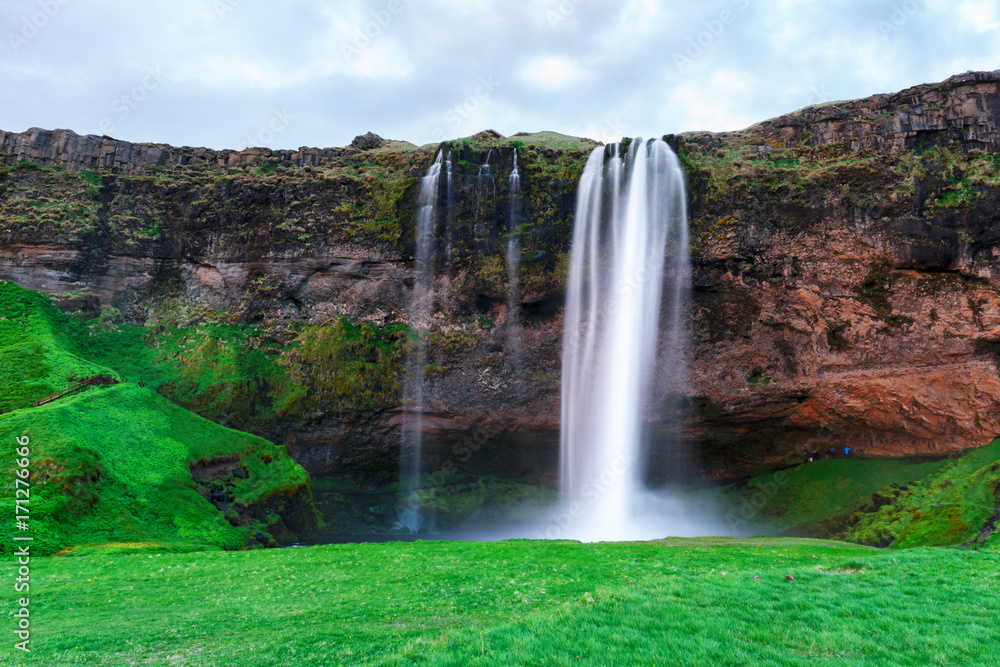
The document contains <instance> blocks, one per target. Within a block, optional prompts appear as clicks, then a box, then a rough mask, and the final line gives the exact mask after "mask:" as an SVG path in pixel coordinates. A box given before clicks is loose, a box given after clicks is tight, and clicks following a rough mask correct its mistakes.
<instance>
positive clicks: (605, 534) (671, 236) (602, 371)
mask: <svg viewBox="0 0 1000 667" xmlns="http://www.w3.org/2000/svg"><path fill="white" fill-rule="evenodd" d="M610 152H611V155H610V156H608V157H609V159H608V160H607V164H605V156H606V149H605V148H604V147H601V148H598V149H595V150H594V151H593V152H592V153H591V155H590V158H589V159H588V161H587V164H586V167H585V168H584V172H583V175H582V177H581V180H580V189H579V193H578V198H577V211H576V221H575V224H574V230H573V242H572V247H571V253H570V271H569V278H568V286H567V295H566V310H565V322H564V327H565V330H564V338H563V362H562V363H563V384H562V427H561V433H560V455H561V459H560V475H561V480H560V485H561V494H562V499H563V512H562V514H561V515H560V516H561V517H563V519H562V520H561V521H560V523H565V526H563V528H564V534H565V535H567V536H570V537H576V538H579V539H585V540H594V539H648V538H651V537H663V536H664V535H666V534H667V532H666V531H670V532H672V533H673V534H680V532H683V529H678V528H677V527H676V526H674V527H671V528H667V527H665V521H669V519H670V518H669V517H663V516H653V517H652V518H651V517H650V516H649V513H648V512H647V511H645V510H648V509H649V508H648V507H644V505H645V504H647V503H646V499H647V498H648V497H649V493H648V491H647V489H646V486H645V484H644V483H643V479H644V472H645V470H644V467H645V460H646V451H645V449H644V436H645V435H646V434H645V428H644V417H645V415H646V411H647V408H648V407H649V402H648V401H649V395H650V389H651V386H652V384H651V381H652V379H653V368H654V367H655V366H656V365H657V358H658V350H657V344H658V340H659V336H660V334H661V333H662V335H663V337H664V340H665V345H666V347H667V351H666V354H661V355H660V357H661V359H666V360H667V361H666V363H668V364H673V367H667V368H665V371H666V372H667V373H668V374H669V375H670V378H671V382H672V383H673V386H674V388H675V389H676V390H683V385H684V383H685V382H686V378H687V372H686V364H685V358H686V354H685V353H686V347H687V345H686V329H685V324H684V321H683V313H684V303H685V300H686V298H687V294H688V291H689V289H690V262H689V258H688V231H687V213H686V206H685V198H684V197H685V195H684V176H683V172H682V170H681V167H680V164H679V162H678V159H677V157H676V155H674V153H673V152H672V151H671V150H670V148H669V146H667V144H666V143H665V142H664V141H662V140H656V141H652V142H650V143H648V144H644V143H643V142H642V141H641V140H639V139H636V140H635V141H633V143H632V145H631V146H630V147H629V149H628V153H627V157H626V158H625V159H624V160H623V159H622V158H621V157H620V156H619V153H620V146H619V145H618V144H613V145H612V146H611V147H610ZM665 283H666V284H667V289H666V290H665V291H664V289H663V287H664V284H665ZM664 301H666V302H667V303H666V308H664V310H663V315H664V317H663V319H662V320H661V302H664ZM661 363H662V362H661ZM655 514H656V513H655V512H654V515H655ZM688 532H690V531H688Z"/></svg>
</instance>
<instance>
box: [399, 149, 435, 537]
mask: <svg viewBox="0 0 1000 667" xmlns="http://www.w3.org/2000/svg"><path fill="white" fill-rule="evenodd" d="M442 158H443V153H442V152H441V151H438V154H437V157H436V158H435V159H434V163H433V164H432V165H431V166H430V168H429V169H428V170H427V174H426V175H425V176H424V177H423V179H422V180H421V183H420V195H419V198H418V200H417V205H418V209H417V229H416V251H417V257H416V259H417V266H416V275H415V277H414V278H415V280H414V285H413V297H412V301H411V303H410V318H411V320H412V323H413V329H414V330H415V332H416V341H415V343H414V345H413V347H412V349H411V353H410V355H409V359H408V361H407V369H406V370H407V372H406V382H405V384H404V388H403V422H402V428H401V431H402V443H401V446H402V449H401V452H400V453H401V455H400V482H401V483H400V489H401V493H402V494H404V501H403V503H402V507H403V508H404V509H403V511H402V512H401V514H402V515H401V516H400V517H399V518H400V523H401V524H402V526H404V527H406V528H409V529H411V530H417V529H419V528H421V516H420V496H419V492H420V458H421V453H422V452H421V450H422V446H423V409H424V399H425V396H424V366H426V365H427V335H428V332H429V329H430V315H431V307H432V306H433V303H434V252H435V235H436V231H437V230H436V224H435V222H436V220H437V217H436V215H435V214H436V212H437V200H438V183H439V180H440V177H441V167H442Z"/></svg>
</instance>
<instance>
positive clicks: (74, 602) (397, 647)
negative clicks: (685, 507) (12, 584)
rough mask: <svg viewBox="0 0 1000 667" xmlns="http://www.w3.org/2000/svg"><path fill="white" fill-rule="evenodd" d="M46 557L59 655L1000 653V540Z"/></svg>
mask: <svg viewBox="0 0 1000 667" xmlns="http://www.w3.org/2000/svg"><path fill="white" fill-rule="evenodd" d="M33 565H34V569H33V572H32V577H33V578H32V591H31V592H32V604H33V609H32V611H33V629H34V633H33V645H32V646H33V649H34V652H33V654H32V658H33V660H34V663H32V664H45V665H54V666H55V665H70V664H73V665H77V664H86V665H128V664H153V665H167V664H169V665H247V666H251V667H253V666H264V665H285V664H303V665H306V664H308V665H324V664H331V665H333V664H357V665H408V664H429V665H470V664H496V665H529V664H530V665H564V664H570V663H574V664H575V663H581V664H594V665H609V664H615V665H647V664H648V665H653V664H656V665H659V664H688V665H705V664H713V665H747V664H766V665H800V664H828V665H863V664H864V665H870V664H878V665H949V664H956V665H957V664H983V665H985V664H991V661H993V660H994V659H995V656H996V655H997V654H998V652H1000V624H998V623H997V622H996V619H997V618H1000V554H997V553H986V552H971V551H957V550H944V549H930V550H922V549H921V550H905V551H892V552H884V551H877V550H873V549H870V548H866V547H860V546H856V545H850V544H844V543H836V542H823V541H815V540H804V539H763V538H762V539H742V540H736V539H721V538H720V539H716V538H711V539H691V540H682V539H674V540H670V541H664V542H652V543H620V544H579V543H574V542H536V541H523V540H515V541H507V542H500V543H462V542H417V543H411V544H403V543H394V544H381V545H339V546H325V547H306V548H298V549H287V550H268V551H252V552H204V553H188V554H162V555H153V554H137V555H117V556H114V557H111V556H106V555H92V556H88V557H80V558H74V557H63V558H49V559H42V560H37V561H35V562H34V564H33ZM786 575H792V576H794V578H795V581H787V580H786V578H785V577H786ZM756 576H759V577H760V579H755V578H754V577H756ZM2 651H4V652H6V651H9V643H7V644H5V646H4V648H3V649H2ZM0 655H5V656H6V657H4V658H2V659H0V664H3V665H15V664H22V662H21V660H22V657H21V656H18V655H12V654H11V653H0ZM23 664H29V663H26V662H25V663H23Z"/></svg>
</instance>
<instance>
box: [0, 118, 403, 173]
mask: <svg viewBox="0 0 1000 667" xmlns="http://www.w3.org/2000/svg"><path fill="white" fill-rule="evenodd" d="M384 143H385V140H383V139H382V138H381V137H379V136H378V135H375V134H372V133H371V132H369V133H368V134H366V135H363V136H359V137H357V138H356V139H355V140H354V142H352V144H351V146H350V147H348V148H346V149H345V148H309V147H306V146H303V147H302V148H299V149H298V150H278V151H273V150H271V149H269V148H247V149H245V150H242V151H234V150H221V151H216V150H212V149H210V148H191V147H189V146H184V147H180V148H178V147H175V146H168V145H166V144H148V143H131V142H128V141H120V140H117V139H113V138H111V137H108V136H98V135H96V134H87V135H79V134H77V133H76V132H73V131H72V130H43V129H41V128H37V127H33V128H31V129H29V130H27V131H26V132H4V131H2V130H0V164H7V165H11V164H17V163H18V162H22V161H27V162H34V163H37V164H41V165H58V166H60V167H62V168H64V169H70V170H73V171H80V170H83V169H94V170H101V171H103V170H111V171H114V172H115V173H122V174H128V175H135V174H143V173H149V172H152V171H154V170H156V169H163V168H167V167H173V166H186V165H194V164H198V165H207V166H213V167H237V166H240V165H244V164H260V163H261V162H262V161H271V160H273V161H275V162H277V163H278V164H285V165H295V166H298V167H303V166H306V165H310V166H320V165H322V164H324V163H326V162H328V161H329V160H330V159H333V158H337V157H340V156H341V155H344V154H345V153H349V152H351V151H352V149H353V150H370V149H372V148H378V147H380V146H382V145H383V144H384Z"/></svg>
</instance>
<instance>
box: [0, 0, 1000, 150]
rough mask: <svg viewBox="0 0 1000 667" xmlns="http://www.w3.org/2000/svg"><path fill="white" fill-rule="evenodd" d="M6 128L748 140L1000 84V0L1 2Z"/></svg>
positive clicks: (142, 137)
mask: <svg viewBox="0 0 1000 667" xmlns="http://www.w3.org/2000/svg"><path fill="white" fill-rule="evenodd" d="M0 27H2V32H0V129H3V130H7V131H14V132H21V131H24V130H26V129H28V128H29V127H42V128H46V129H55V128H68V129H71V130H74V131H76V132H78V133H80V134H101V135H108V136H112V137H115V138H116V139H124V140H128V141H134V142H143V141H144V142H157V143H168V144H173V145H178V146H206V147H210V148H216V149H222V148H244V147H247V146H266V147H269V148H275V149H277V148H298V147H300V146H312V147H328V146H344V145H346V144H348V143H350V141H351V139H352V138H353V137H354V136H356V135H359V134H363V133H365V132H367V131H372V132H375V133H376V134H379V135H381V136H382V137H385V138H389V139H399V140H405V141H410V142H412V143H415V144H418V145H423V144H427V143H437V142H439V141H442V140H445V139H455V138H459V137H463V136H469V135H471V134H474V133H476V132H479V131H481V130H485V129H494V130H496V131H498V132H500V133H501V134H503V135H506V136H509V135H511V134H513V133H515V132H518V131H525V132H536V131H540V130H553V131H556V132H562V133H564V134H569V135H574V136H586V137H590V138H593V139H598V140H603V141H608V140H613V139H617V138H620V137H622V136H654V135H662V134H668V133H677V132H684V131H689V130H712V131H724V130H736V129H741V128H744V127H747V126H749V125H751V124H753V123H755V122H758V121H761V120H766V119H768V118H773V117H775V116H778V115H781V114H783V113H787V112H789V111H793V110H795V109H799V108H802V107H805V106H809V105H812V104H818V103H821V102H827V101H834V100H841V99H853V98H858V97H866V96H869V95H873V94H876V93H888V92H896V91H898V90H902V89H904V88H907V87H910V86H913V85H917V84H920V83H930V82H937V81H942V80H944V79H946V78H947V77H949V76H951V75H952V74H958V73H962V72H965V71H968V70H994V69H1000V39H998V37H1000V34H998V32H1000V3H997V2H995V1H994V0H825V1H822V2H817V1H816V0H768V1H766V2H765V0H702V1H700V2H691V1H690V0H662V1H657V0H335V1H322V0H282V1H281V2H280V3H279V2H276V1H275V0H170V1H169V2H168V1H167V0H142V1H141V2H138V1H136V0H3V2H2V3H0Z"/></svg>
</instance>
